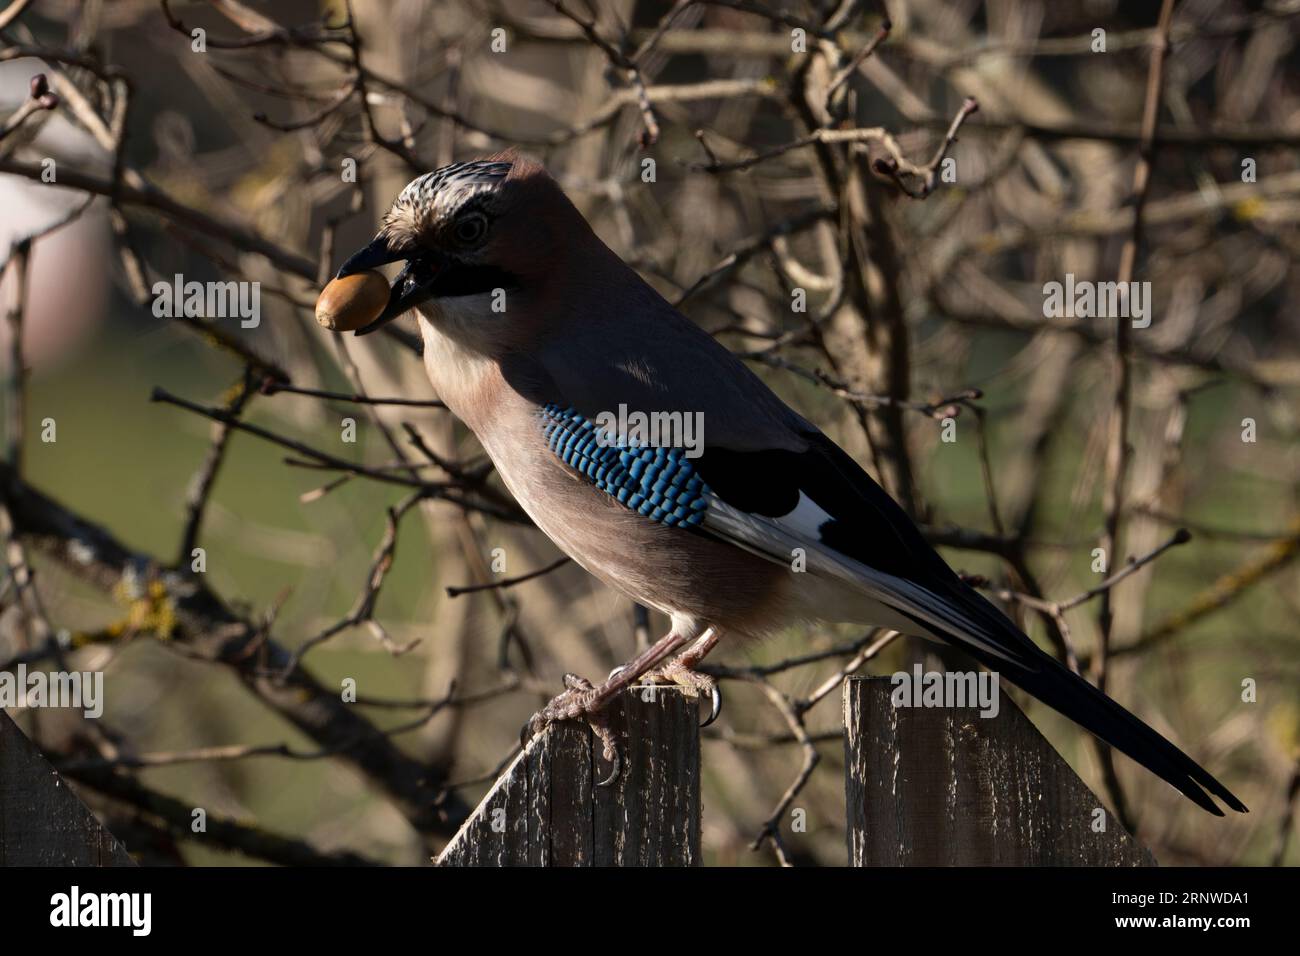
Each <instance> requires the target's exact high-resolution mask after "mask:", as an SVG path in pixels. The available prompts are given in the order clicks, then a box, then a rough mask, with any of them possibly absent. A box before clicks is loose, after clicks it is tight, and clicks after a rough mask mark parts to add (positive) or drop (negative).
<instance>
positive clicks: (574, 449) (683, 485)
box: [541, 404, 712, 527]
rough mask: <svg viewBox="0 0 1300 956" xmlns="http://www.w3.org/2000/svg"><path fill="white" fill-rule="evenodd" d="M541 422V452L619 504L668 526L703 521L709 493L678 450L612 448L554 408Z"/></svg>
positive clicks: (595, 429) (595, 431)
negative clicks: (543, 447)
mask: <svg viewBox="0 0 1300 956" xmlns="http://www.w3.org/2000/svg"><path fill="white" fill-rule="evenodd" d="M541 418H542V433H543V434H544V435H545V436H546V444H547V447H549V448H550V449H551V451H552V452H554V453H555V455H556V456H558V457H559V458H560V460H561V461H563V462H564V463H565V464H566V465H568V466H569V467H570V468H572V469H573V470H574V471H576V472H578V474H580V475H582V476H583V477H584V478H586V479H587V480H588V481H589V482H591V483H592V484H593V485H595V486H596V487H597V488H599V489H600V490H601V491H603V492H605V494H607V495H609V496H610V497H612V498H614V499H616V500H617V501H618V502H619V503H620V504H623V505H625V506H626V507H628V508H631V509H632V510H633V511H635V512H636V513H637V514H640V515H644V516H645V517H647V518H649V519H650V520H651V521H658V522H661V523H662V524H666V525H669V526H672V527H691V526H693V525H698V524H699V523H700V522H701V521H703V520H704V514H705V512H706V511H707V510H708V507H709V498H710V497H711V495H712V492H711V491H710V490H709V486H708V485H706V484H705V483H704V479H702V478H701V477H700V475H699V472H697V471H696V469H695V464H694V462H692V460H691V459H689V458H687V457H686V452H685V450H684V449H682V448H651V447H647V446H640V445H636V444H615V443H614V439H613V437H612V436H610V435H608V434H607V433H606V432H605V431H604V430H603V429H601V428H600V427H599V426H597V425H595V424H594V423H592V422H591V421H589V420H588V419H586V418H584V417H583V416H582V415H580V414H578V413H577V412H576V411H574V410H573V409H572V408H560V406H558V405H555V404H551V405H547V406H545V407H544V408H543V409H542V412H541Z"/></svg>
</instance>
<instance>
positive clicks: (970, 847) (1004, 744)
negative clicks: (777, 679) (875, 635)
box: [844, 677, 1155, 866]
mask: <svg viewBox="0 0 1300 956" xmlns="http://www.w3.org/2000/svg"><path fill="white" fill-rule="evenodd" d="M892 691H893V685H892V683H891V681H890V680H889V678H885V677H850V678H849V679H848V680H846V681H845V685H844V727H845V735H844V748H845V794H846V798H847V808H848V850H849V864H850V865H851V866H988V865H1005V866H1154V865H1155V860H1154V859H1153V858H1152V856H1151V853H1150V851H1148V850H1146V849H1145V848H1144V847H1142V846H1141V845H1140V844H1138V843H1137V841H1136V840H1134V839H1133V837H1132V836H1130V835H1129V834H1128V833H1127V832H1126V831H1125V830H1124V828H1123V827H1122V826H1121V825H1120V823H1119V821H1117V820H1116V819H1115V818H1114V817H1113V816H1112V815H1111V814H1110V813H1109V812H1108V811H1106V810H1105V808H1104V806H1103V804H1102V802H1101V801H1100V800H1099V799H1097V797H1096V795H1095V794H1093V792H1092V791H1091V790H1089V789H1088V787H1087V785H1086V784H1084V782H1083V781H1082V780H1080V779H1079V777H1078V775H1077V774H1075V772H1074V771H1073V770H1071V769H1070V766H1069V764H1067V763H1066V762H1065V760H1064V759H1063V758H1062V757H1061V755H1060V754H1058V753H1057V752H1056V751H1055V750H1054V749H1053V748H1052V746H1051V744H1049V743H1048V742H1047V740H1046V739H1045V738H1044V737H1043V735H1042V734H1040V733H1039V732H1038V729H1037V728H1036V727H1034V725H1033V724H1032V723H1031V722H1030V720H1029V718H1027V717H1026V716H1025V715H1024V713H1023V712H1022V711H1021V710H1020V708H1018V707H1017V706H1016V705H1015V703H1014V702H1013V701H1012V700H1011V698H1010V697H1008V696H1007V695H1005V694H1004V695H1002V696H1001V700H1000V708H999V712H998V714H997V716H996V717H990V718H983V717H980V716H979V712H978V711H977V710H973V709H965V708H962V709H957V708H947V707H944V708H939V707H897V708H896V707H894V705H893V703H892V702H891V700H890V695H891V692H892ZM1099 819H1102V820H1104V823H1105V831H1104V832H1097V831H1096V829H1095V822H1096V821H1097V820H1099Z"/></svg>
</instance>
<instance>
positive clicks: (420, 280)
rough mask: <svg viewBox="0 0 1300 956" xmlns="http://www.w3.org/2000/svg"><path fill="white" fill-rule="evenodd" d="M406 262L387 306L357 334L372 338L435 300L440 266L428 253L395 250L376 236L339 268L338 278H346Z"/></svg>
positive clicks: (384, 240) (383, 239)
mask: <svg viewBox="0 0 1300 956" xmlns="http://www.w3.org/2000/svg"><path fill="white" fill-rule="evenodd" d="M403 259H404V260H406V268H404V269H403V270H402V271H401V272H400V273H398V275H397V278H396V279H394V280H393V287H392V292H391V293H390V294H389V297H388V305H387V306H385V307H384V311H383V312H381V313H380V314H379V317H378V318H376V319H375V320H374V321H373V322H371V323H370V324H369V325H365V326H362V327H361V328H359V329H357V330H356V332H355V333H354V334H355V335H369V334H370V333H371V332H373V331H375V330H376V329H378V328H380V327H382V326H384V325H387V324H388V323H389V322H391V321H393V319H395V318H397V317H398V316H399V315H401V314H403V313H404V312H408V311H410V310H411V309H413V308H415V307H416V306H417V305H419V304H420V303H421V302H427V301H428V300H429V299H431V298H433V294H434V289H433V286H434V282H435V281H436V279H437V277H438V273H439V271H441V270H440V266H441V263H439V262H437V261H436V260H435V258H434V257H433V256H432V255H431V254H429V253H425V252H411V251H409V250H406V249H392V248H390V247H389V245H388V242H387V240H386V239H385V238H384V237H383V236H376V237H375V239H374V241H372V242H371V243H370V245H368V246H366V247H365V248H364V249H361V250H359V251H358V252H356V253H354V254H353V255H351V256H350V257H348V260H347V261H346V262H344V263H343V265H342V266H341V267H340V268H339V271H338V276H337V278H340V279H341V278H343V277H344V276H347V275H352V274H353V273H356V272H364V271H365V270H367V269H376V268H378V267H379V266H383V265H388V263H390V262H398V261H399V260H403Z"/></svg>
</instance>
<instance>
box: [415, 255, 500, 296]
mask: <svg viewBox="0 0 1300 956" xmlns="http://www.w3.org/2000/svg"><path fill="white" fill-rule="evenodd" d="M517 288H519V280H518V278H516V277H515V276H514V275H512V274H511V273H509V272H507V271H506V270H504V269H498V268H497V267H496V266H463V265H457V264H455V263H449V264H448V265H447V266H446V267H445V268H444V269H443V271H441V272H440V273H438V277H437V278H436V279H434V281H433V286H432V288H431V291H432V293H433V295H434V297H435V298H439V299H455V298H459V297H460V296H465V295H479V294H481V293H484V292H493V291H495V290H496V289H507V290H509V289H517Z"/></svg>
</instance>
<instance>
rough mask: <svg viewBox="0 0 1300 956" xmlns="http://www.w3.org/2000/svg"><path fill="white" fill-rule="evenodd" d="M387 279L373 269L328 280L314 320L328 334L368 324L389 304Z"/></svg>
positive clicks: (349, 330)
mask: <svg viewBox="0 0 1300 956" xmlns="http://www.w3.org/2000/svg"><path fill="white" fill-rule="evenodd" d="M388 296H389V289H388V280H387V279H385V278H384V277H383V276H382V275H381V274H380V273H378V272H375V271H373V270H367V271H365V272H354V273H352V274H351V275H346V276H343V277H342V278H341V279H331V280H330V281H329V284H328V285H326V286H325V288H324V289H322V290H321V294H320V298H319V299H317V300H316V321H317V322H318V323H320V324H321V325H322V326H324V327H325V328H327V329H329V330H330V331H331V332H351V331H354V330H355V329H360V328H363V327H364V326H367V325H369V324H370V323H371V322H373V321H375V319H377V318H379V316H380V315H381V314H382V313H383V311H384V309H385V307H386V306H387V305H388Z"/></svg>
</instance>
